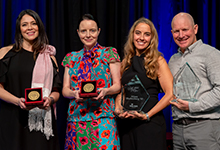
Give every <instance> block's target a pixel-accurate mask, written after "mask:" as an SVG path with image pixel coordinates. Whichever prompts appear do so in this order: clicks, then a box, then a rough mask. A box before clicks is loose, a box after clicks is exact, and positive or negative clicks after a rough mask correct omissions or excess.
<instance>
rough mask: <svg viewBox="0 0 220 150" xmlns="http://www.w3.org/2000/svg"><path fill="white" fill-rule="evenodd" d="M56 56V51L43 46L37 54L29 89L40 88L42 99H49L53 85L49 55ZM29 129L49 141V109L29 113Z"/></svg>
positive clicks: (36, 109) (50, 133) (50, 119)
mask: <svg viewBox="0 0 220 150" xmlns="http://www.w3.org/2000/svg"><path fill="white" fill-rule="evenodd" d="M55 54H56V49H55V48H54V47H53V46H51V45H45V48H44V50H43V51H42V52H40V53H39V55H38V57H37V59H36V62H35V66H34V70H33V75H32V83H31V88H37V87H41V88H42V90H43V97H49V95H50V93H51V90H52V84H53V64H52V61H51V57H50V56H51V55H53V56H54V55H55ZM28 124H29V129H30V131H32V130H36V131H41V132H43V133H44V134H45V135H46V138H47V139H48V140H49V138H50V136H54V135H53V130H52V117H51V108H50V107H49V108H48V109H47V110H43V109H39V108H38V107H35V108H34V109H31V110H30V111H29V121H28Z"/></svg>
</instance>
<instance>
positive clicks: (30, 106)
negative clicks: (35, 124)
mask: <svg viewBox="0 0 220 150" xmlns="http://www.w3.org/2000/svg"><path fill="white" fill-rule="evenodd" d="M18 106H19V107H20V108H21V109H23V110H31V109H33V108H34V107H36V106H35V105H29V106H28V105H25V99H24V98H22V97H21V98H19V99H18Z"/></svg>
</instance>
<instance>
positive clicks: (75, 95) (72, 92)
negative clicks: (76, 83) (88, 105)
mask: <svg viewBox="0 0 220 150" xmlns="http://www.w3.org/2000/svg"><path fill="white" fill-rule="evenodd" d="M79 92H80V90H74V91H71V95H72V96H73V97H74V98H75V100H76V101H78V102H80V103H82V102H84V101H86V100H87V99H86V98H81V97H79Z"/></svg>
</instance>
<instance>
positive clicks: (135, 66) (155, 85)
mask: <svg viewBox="0 0 220 150" xmlns="http://www.w3.org/2000/svg"><path fill="white" fill-rule="evenodd" d="M143 64H144V55H143V54H142V55H141V56H140V57H139V56H134V57H133V59H132V64H131V67H130V68H129V69H127V70H126V71H125V72H124V73H123V75H122V80H121V84H122V85H125V84H126V83H128V82H129V81H130V80H131V79H132V78H133V77H134V76H135V75H137V76H138V78H139V79H140V80H141V82H142V84H143V86H144V87H145V89H146V90H147V92H148V93H149V95H150V98H149V100H148V101H147V103H146V104H145V106H144V107H143V111H144V112H145V113H147V112H148V111H149V110H150V109H151V108H153V107H154V106H155V105H156V104H157V102H158V94H159V92H160V91H161V86H160V83H159V81H158V79H156V80H153V79H150V78H148V77H147V75H146V69H145V68H144V65H143ZM161 113H162V112H159V113H158V114H157V115H161ZM157 115H155V116H153V117H152V118H151V120H152V119H153V121H157V122H158V121H160V120H154V118H155V117H156V116H157Z"/></svg>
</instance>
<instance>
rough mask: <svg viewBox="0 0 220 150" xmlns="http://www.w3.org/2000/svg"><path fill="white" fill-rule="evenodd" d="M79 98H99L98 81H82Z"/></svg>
mask: <svg viewBox="0 0 220 150" xmlns="http://www.w3.org/2000/svg"><path fill="white" fill-rule="evenodd" d="M79 96H80V97H81V98H87V97H95V96H98V92H97V81H96V80H92V81H82V82H81V89H80V93H79Z"/></svg>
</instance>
